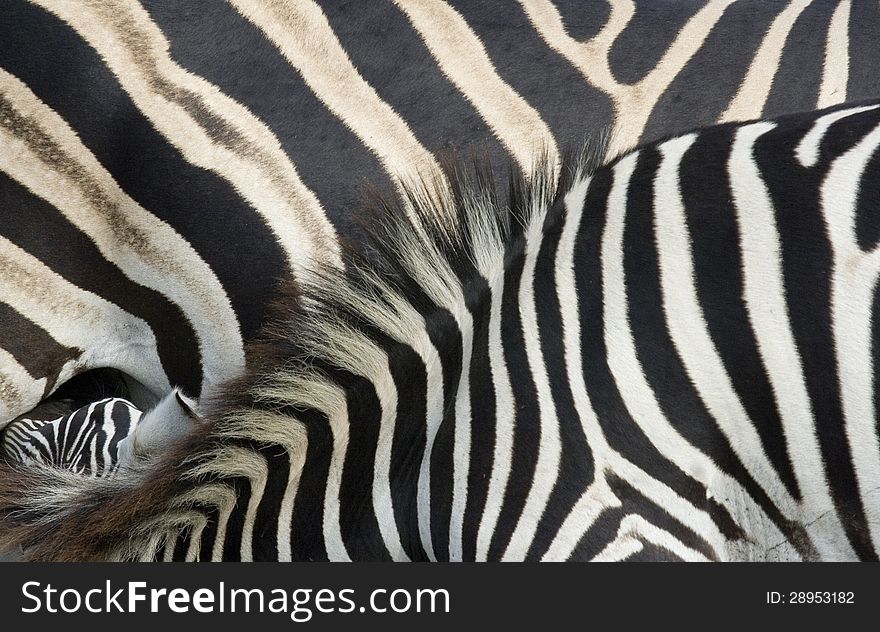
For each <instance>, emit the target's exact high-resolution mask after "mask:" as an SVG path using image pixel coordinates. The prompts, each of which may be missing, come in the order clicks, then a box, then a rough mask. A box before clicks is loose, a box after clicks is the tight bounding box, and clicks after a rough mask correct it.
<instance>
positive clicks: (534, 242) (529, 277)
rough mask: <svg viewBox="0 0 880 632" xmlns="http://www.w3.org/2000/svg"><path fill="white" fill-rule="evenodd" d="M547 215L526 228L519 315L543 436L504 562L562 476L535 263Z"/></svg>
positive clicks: (520, 550)
mask: <svg viewBox="0 0 880 632" xmlns="http://www.w3.org/2000/svg"><path fill="white" fill-rule="evenodd" d="M543 224H544V214H543V213H540V214H537V215H535V216H534V217H532V218H531V219H530V225H529V226H528V228H527V229H526V249H525V262H524V263H523V270H522V277H521V279H520V287H519V297H518V299H519V300H518V303H519V314H520V321H521V332H522V336H523V340H524V342H525V348H526V358H527V361H528V365H529V370H530V371H531V375H532V379H533V381H534V386H535V391H536V392H537V395H538V420H537V423H538V427H539V428H540V439H539V442H538V446H537V450H538V451H537V455H536V463H535V472H534V475H533V478H532V485H531V488H530V489H529V493H528V496H526V502H525V505H524V506H523V508H522V511H521V512H520V515H519V519H518V520H517V524H516V528H515V529H514V531H513V534H512V535H511V536H510V541H509V542H508V543H507V548H506V550H505V551H504V555H503V556H502V560H503V561H513V560H522V559H525V556H526V554H527V553H528V551H529V547H530V546H531V544H532V540H533V539H534V537H535V533H536V531H537V530H538V522H539V521H540V520H541V517H542V516H543V515H544V510H545V509H546V507H547V502H548V501H549V499H550V494H551V493H552V492H553V488H554V486H555V485H556V479H557V477H558V476H559V460H560V453H561V451H562V444H561V441H560V438H559V419H558V418H557V415H556V406H555V404H554V402H553V394H552V392H551V390H550V380H549V378H548V377H547V368H546V366H545V359H544V354H543V353H542V350H541V340H540V335H539V331H538V316H537V310H536V307H535V290H534V286H535V266H536V265H537V261H538V253H539V252H540V250H541V242H542V237H543Z"/></svg>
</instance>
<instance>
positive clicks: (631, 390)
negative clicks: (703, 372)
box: [602, 153, 786, 543]
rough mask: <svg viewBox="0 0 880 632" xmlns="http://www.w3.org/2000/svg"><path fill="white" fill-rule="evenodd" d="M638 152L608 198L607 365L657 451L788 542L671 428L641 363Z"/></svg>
mask: <svg viewBox="0 0 880 632" xmlns="http://www.w3.org/2000/svg"><path fill="white" fill-rule="evenodd" d="M638 155H639V154H638V153H634V154H631V155H629V156H627V157H625V158H624V159H622V160H621V161H620V162H618V163H617V165H616V166H615V167H614V183H613V184H612V188H611V192H610V194H609V196H608V208H607V218H608V219H607V224H606V226H605V231H604V233H603V235H602V287H603V289H604V297H605V301H604V306H603V319H604V323H605V331H604V337H605V347H606V349H607V351H608V367H609V369H610V370H611V373H612V375H613V376H614V380H615V383H616V385H617V388H618V391H619V393H620V395H621V397H622V399H623V402H624V405H625V406H626V408H627V410H628V411H629V414H630V415H631V417H632V418H633V420H634V421H635V422H636V424H637V425H638V426H639V428H641V430H642V432H643V433H644V434H645V436H646V437H647V439H648V441H650V442H651V444H653V445H654V447H655V448H656V449H657V451H658V452H659V453H660V454H661V455H663V457H664V458H666V459H668V460H669V461H671V462H672V463H675V464H676V465H677V466H678V467H679V469H681V470H682V472H683V473H684V474H686V475H687V476H689V477H691V478H693V479H694V480H696V481H699V482H700V483H702V484H703V485H704V486H705V487H706V488H707V491H708V492H709V493H713V494H714V495H715V497H716V498H717V499H718V501H719V502H720V503H721V504H722V505H723V506H725V507H726V508H727V509H728V511H729V512H730V513H731V516H732V517H733V518H734V520H737V518H739V519H740V520H742V519H746V518H747V519H748V520H749V521H750V522H749V526H750V528H749V532H751V533H756V535H758V536H759V537H761V540H762V541H763V542H773V543H776V542H783V543H784V542H785V541H786V539H785V537H784V536H783V535H782V533H781V532H780V531H779V529H778V528H777V527H776V525H775V524H773V523H772V521H771V520H770V519H769V518H768V517H767V516H766V515H765V513H764V511H763V510H762V509H761V507H760V506H759V505H758V504H757V503H755V501H754V500H753V499H752V498H751V496H749V494H748V493H747V492H746V491H745V490H744V489H743V488H742V486H741V485H740V484H739V483H738V482H737V481H736V480H735V479H733V478H732V477H730V476H729V475H728V474H726V473H725V472H724V471H722V470H721V469H719V468H718V467H717V466H716V465H715V463H714V462H713V461H712V460H711V459H710V458H709V457H707V456H706V455H705V454H703V453H702V452H700V451H699V450H697V449H696V448H694V447H693V446H692V445H690V444H689V443H688V442H687V441H686V440H685V439H684V438H683V437H682V436H681V435H679V434H678V432H677V431H676V430H675V428H673V427H672V425H671V424H670V423H669V420H667V419H666V417H665V416H664V414H663V411H662V410H661V409H660V406H659V404H658V403H657V400H656V397H655V395H654V393H653V391H652V390H651V387H650V385H649V383H648V381H647V379H646V377H645V374H644V372H643V370H642V367H641V365H640V364H639V361H638V358H637V355H636V349H635V341H634V340H633V337H632V331H631V329H630V326H629V317H628V304H627V303H628V301H627V290H626V284H625V280H624V279H625V277H624V268H623V230H624V223H625V219H626V200H627V188H628V186H629V182H630V178H631V176H632V173H633V170H634V168H635V164H636V161H637V160H638Z"/></svg>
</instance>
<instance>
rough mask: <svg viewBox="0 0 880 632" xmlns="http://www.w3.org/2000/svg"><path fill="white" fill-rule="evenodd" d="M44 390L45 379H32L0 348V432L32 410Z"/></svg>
mask: <svg viewBox="0 0 880 632" xmlns="http://www.w3.org/2000/svg"><path fill="white" fill-rule="evenodd" d="M13 309H14V308H13ZM45 390H46V378H44V377H41V378H39V379H34V377H33V376H32V375H31V374H30V373H28V371H27V369H25V368H24V367H23V366H22V365H21V364H19V363H18V360H16V359H15V357H13V355H12V354H11V353H9V352H8V351H7V350H6V349H3V348H2V347H0V430H2V429H3V428H4V427H5V426H6V424H7V423H9V421H10V420H11V419H13V418H15V417H18V416H19V415H23V414H24V413H25V412H27V411H29V410H32V409H33V408H34V406H36V405H37V404H38V403H39V402H40V399H42V397H43V391H45Z"/></svg>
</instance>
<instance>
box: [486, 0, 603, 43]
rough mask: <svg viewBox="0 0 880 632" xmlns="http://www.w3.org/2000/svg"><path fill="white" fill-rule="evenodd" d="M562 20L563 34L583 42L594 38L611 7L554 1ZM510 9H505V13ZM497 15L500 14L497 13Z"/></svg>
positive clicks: (601, 3)
mask: <svg viewBox="0 0 880 632" xmlns="http://www.w3.org/2000/svg"><path fill="white" fill-rule="evenodd" d="M553 4H555V5H556V10H557V11H559V15H560V17H561V18H562V24H563V26H564V27H565V32H566V33H568V35H569V36H570V37H573V38H574V39H576V40H578V41H581V42H584V41H586V40H588V39H590V38H591V37H594V36H595V35H596V34H597V33H599V31H600V30H602V27H603V26H604V25H605V22H607V21H608V16H609V14H610V10H611V7H610V6H609V3H607V2H584V1H583V0H554V2H553ZM509 11H510V9H505V11H504V12H505V13H507V12H509ZM499 13H501V12H500V11H499Z"/></svg>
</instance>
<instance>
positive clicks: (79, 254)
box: [0, 53, 202, 394]
mask: <svg viewBox="0 0 880 632" xmlns="http://www.w3.org/2000/svg"><path fill="white" fill-rule="evenodd" d="M0 54H2V53H0ZM0 209H2V210H0V221H2V224H3V236H4V237H5V238H6V239H8V240H9V241H11V242H12V243H14V244H15V245H16V246H18V247H19V248H21V249H22V250H24V251H26V252H28V253H29V254H31V255H33V256H34V257H36V258H37V259H39V260H40V261H41V262H42V263H44V264H45V265H46V266H48V267H49V268H50V269H52V270H53V271H54V272H55V273H56V274H58V275H60V276H61V277H63V278H64V279H66V280H67V281H69V282H70V283H72V284H73V285H75V286H77V287H79V288H82V289H83V290H85V291H87V292H91V293H92V294H95V295H96V296H100V297H102V298H104V299H106V300H108V301H110V302H111V303H114V304H115V305H117V306H119V307H120V308H121V309H123V310H124V311H126V312H128V313H130V314H132V315H134V316H137V317H138V318H141V319H143V320H144V321H145V322H146V323H147V325H148V326H149V327H150V329H151V330H152V331H153V335H154V336H155V338H156V351H157V353H158V354H159V359H160V361H161V362H162V369H163V370H164V371H165V373H166V375H167V376H168V380H169V381H170V382H171V383H173V384H178V385H180V386H181V387H182V388H184V389H185V390H186V391H187V392H189V393H193V394H197V393H199V392H200V391H201V383H202V371H201V365H200V363H199V362H198V358H199V348H198V343H197V341H196V335H195V332H194V331H193V328H192V326H191V325H190V323H189V321H188V320H187V319H186V317H185V316H184V314H183V311H182V310H181V309H180V307H179V306H178V305H176V304H175V303H172V302H171V301H169V300H168V299H167V298H166V297H165V296H164V295H162V294H160V293H159V292H156V291H155V290H151V289H150V288H147V287H144V286H142V285H139V284H137V283H135V282H133V281H131V280H130V279H129V278H128V277H126V276H125V275H124V274H123V273H122V272H121V271H120V270H119V268H118V267H116V266H115V265H113V264H112V263H110V262H108V261H107V260H106V259H105V258H104V257H103V256H102V255H101V253H100V252H99V251H98V249H97V247H96V246H95V244H94V242H92V241H91V240H90V239H89V238H88V236H86V235H85V234H84V233H82V232H81V231H80V230H79V229H77V228H76V226H74V225H73V224H71V223H70V222H69V221H68V220H67V218H65V217H64V216H63V215H62V214H61V213H59V212H58V210H57V209H55V208H54V207H53V206H51V205H50V204H49V203H47V202H46V201H45V200H43V199H42V198H39V197H37V196H36V195H34V194H33V193H31V192H30V191H29V190H27V189H26V188H25V187H24V186H22V185H21V184H19V183H18V182H16V181H14V180H12V179H10V178H9V177H8V176H7V175H6V174H5V173H0ZM19 217H27V221H21V220H20V219H18V218H19ZM35 227H39V230H35ZM0 315H2V314H0ZM3 322H4V323H5V322H8V321H5V320H4V321H3ZM12 322H13V323H14V322H15V321H12ZM107 326H108V327H109V326H110V324H109V323H108V325H107ZM15 331H16V330H15V329H13V330H4V331H3V334H2V336H3V346H4V348H10V347H12V348H15V346H16V345H15V344H11V343H10V342H9V340H10V339H11V334H12V333H13V332H15ZM34 342H35V343H36V344H38V345H42V343H43V342H45V341H44V340H41V339H40V338H37V339H36V340H34ZM57 346H58V345H57V343H56V344H50V345H49V346H48V347H44V346H36V347H33V348H32V349H31V350H30V352H31V354H33V350H34V349H39V350H40V354H38V356H41V357H44V358H45V356H42V354H43V349H46V350H47V351H50V352H51V350H52V349H53V348H57ZM55 359H56V360H58V361H62V360H64V356H60V357H57V356H56V357H55ZM59 368H60V365H56V369H55V370H58V369H59Z"/></svg>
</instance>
